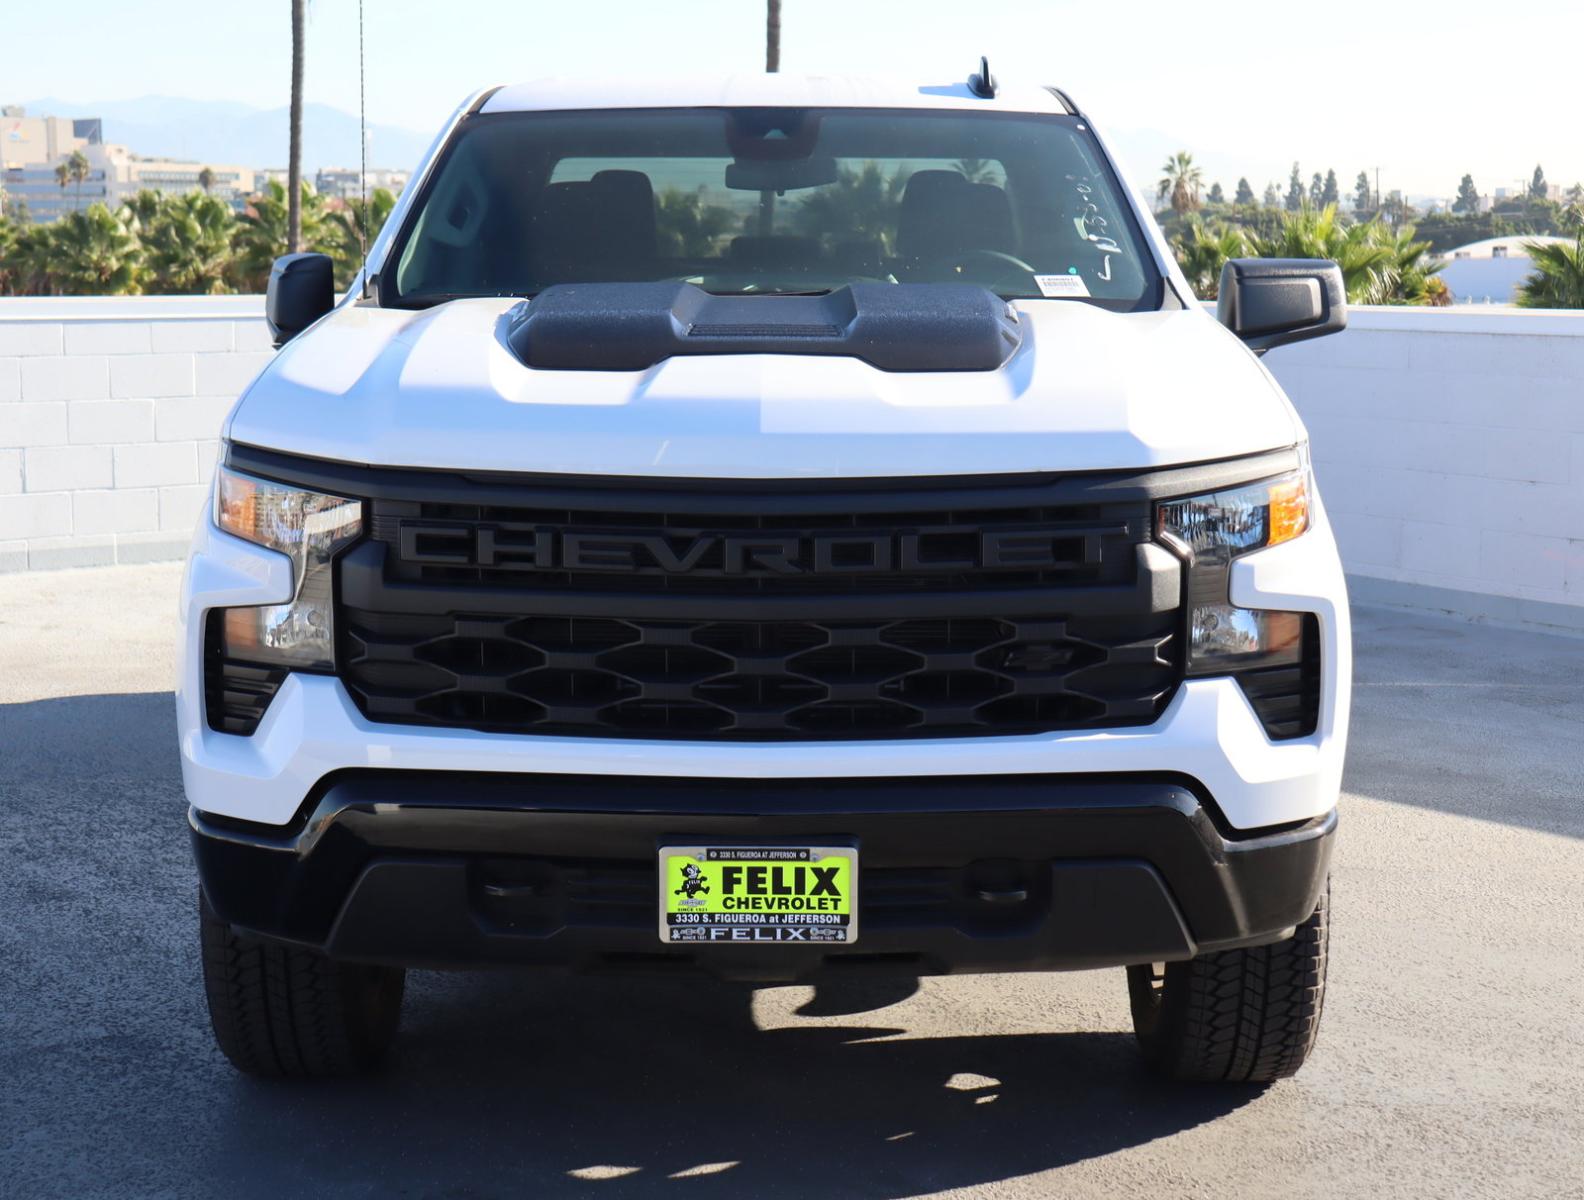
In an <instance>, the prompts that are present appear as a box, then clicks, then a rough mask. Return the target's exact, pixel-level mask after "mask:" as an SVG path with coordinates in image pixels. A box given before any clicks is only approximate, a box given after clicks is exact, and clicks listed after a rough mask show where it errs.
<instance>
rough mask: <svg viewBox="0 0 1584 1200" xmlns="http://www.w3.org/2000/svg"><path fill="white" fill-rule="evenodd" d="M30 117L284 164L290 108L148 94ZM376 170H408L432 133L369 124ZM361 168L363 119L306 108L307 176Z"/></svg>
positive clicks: (178, 150)
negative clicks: (75, 120)
mask: <svg viewBox="0 0 1584 1200" xmlns="http://www.w3.org/2000/svg"><path fill="white" fill-rule="evenodd" d="M23 103H24V104H25V106H26V108H27V112H28V115H29V116H30V117H101V118H103V119H104V140H105V141H107V142H116V143H119V144H120V145H123V146H126V147H127V148H128V149H130V150H131V151H132V152H133V153H135V154H142V155H145V156H147V157H150V158H155V157H168V158H177V159H186V160H191V161H194V162H211V163H234V164H238V165H241V166H245V167H284V166H285V165H286V144H287V117H288V114H287V110H286V109H284V108H273V109H267V110H266V109H257V108H249V107H248V106H247V105H245V104H237V103H234V102H229V101H214V100H186V99H182V98H180V97H176V96H144V97H142V98H140V99H137V100H97V101H93V102H90V103H83V102H81V101H77V100H60V99H57V98H55V97H46V98H44V99H41V100H27V101H23ZM369 134H370V137H369V162H368V165H369V166H370V167H371V168H372V167H395V168H403V169H411V168H413V167H416V166H417V165H418V160H419V159H420V158H421V157H422V156H423V153H424V151H425V150H427V149H428V148H429V142H430V138H431V136H432V135H431V134H425V133H418V132H415V131H413V130H411V129H402V128H400V127H398V126H395V125H370V126H369ZM357 165H358V119H357V114H356V113H347V112H342V111H341V110H340V109H338V108H331V107H329V106H328V105H325V104H305V105H303V171H304V173H306V174H308V175H309V176H312V174H313V173H314V172H315V171H316V170H318V169H319V168H320V167H355V166H357Z"/></svg>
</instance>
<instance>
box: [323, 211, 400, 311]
mask: <svg viewBox="0 0 1584 1200" xmlns="http://www.w3.org/2000/svg"><path fill="white" fill-rule="evenodd" d="M395 208H396V197H395V195H393V194H392V193H391V192H390V191H389V190H387V189H386V188H375V189H374V191H373V193H372V194H371V195H370V196H369V198H368V201H367V202H366V203H365V202H364V200H363V199H362V197H360V196H353V197H352V198H350V199H349V200H347V201H346V203H345V205H344V206H343V207H341V208H338V209H336V210H335V211H333V212H331V211H327V212H326V213H325V216H324V223H323V226H322V229H321V233H320V235H319V238H318V239H317V241H316V243H315V245H314V249H316V250H323V251H324V252H325V253H326V254H328V255H329V256H330V257H331V258H332V259H333V260H334V261H335V279H336V287H338V288H347V287H351V286H352V280H353V279H354V278H355V277H356V275H357V273H358V272H359V271H360V270H362V268H363V253H364V248H365V247H367V246H369V245H372V244H373V242H374V239H375V238H376V237H378V236H379V231H380V230H381V229H383V228H384V226H385V222H386V220H387V219H389V217H390V215H391V212H392V211H393V210H394V209H395Z"/></svg>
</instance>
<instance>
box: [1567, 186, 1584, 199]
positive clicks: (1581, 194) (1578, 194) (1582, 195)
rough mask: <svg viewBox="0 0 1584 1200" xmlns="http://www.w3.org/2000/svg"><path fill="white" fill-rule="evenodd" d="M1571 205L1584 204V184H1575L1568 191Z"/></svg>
mask: <svg viewBox="0 0 1584 1200" xmlns="http://www.w3.org/2000/svg"><path fill="white" fill-rule="evenodd" d="M1567 202H1568V203H1569V204H1584V183H1575V184H1574V185H1573V186H1572V187H1570V188H1568V190H1567Z"/></svg>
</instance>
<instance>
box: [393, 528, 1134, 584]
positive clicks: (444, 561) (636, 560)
mask: <svg viewBox="0 0 1584 1200" xmlns="http://www.w3.org/2000/svg"><path fill="white" fill-rule="evenodd" d="M1124 532H1125V530H1124V529H1122V528H1104V529H1098V528H1086V529H996V530H983V531H979V532H977V533H975V534H970V535H967V536H965V535H964V534H963V533H962V532H961V531H956V530H954V531H952V532H950V533H938V534H937V533H930V532H927V531H925V532H909V533H840V534H813V535H809V534H804V533H791V534H777V533H773V532H772V533H752V534H737V533H731V534H715V533H699V534H693V535H690V534H682V535H672V536H664V535H661V534H645V533H627V532H622V531H616V530H570V529H557V528H543V527H524V526H516V527H514V526H510V525H483V524H479V525H455V526H448V525H437V524H427V523H417V522H406V521H404V522H402V525H401V532H400V540H399V543H398V545H399V550H400V554H401V558H402V560H403V561H404V562H407V563H412V564H415V565H422V566H465V567H491V568H495V569H497V570H516V571H609V572H616V573H627V574H640V575H690V574H691V575H717V576H741V577H755V576H758V577H771V576H778V575H805V574H813V575H822V574H849V575H859V574H867V573H882V572H888V571H909V572H919V571H925V572H928V571H976V570H982V571H1013V570H1030V569H1033V570H1039V569H1051V568H1063V567H1093V566H1095V565H1097V564H1098V563H1099V562H1100V559H1101V552H1102V546H1103V544H1104V541H1105V538H1106V537H1107V536H1111V535H1115V534H1119V533H1124Z"/></svg>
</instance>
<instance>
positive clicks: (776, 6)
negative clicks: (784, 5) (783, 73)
mask: <svg viewBox="0 0 1584 1200" xmlns="http://www.w3.org/2000/svg"><path fill="white" fill-rule="evenodd" d="M780 69H781V0H765V72H766V74H770V75H774V74H775V73H776V72H777V71H779V70H780Z"/></svg>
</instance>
